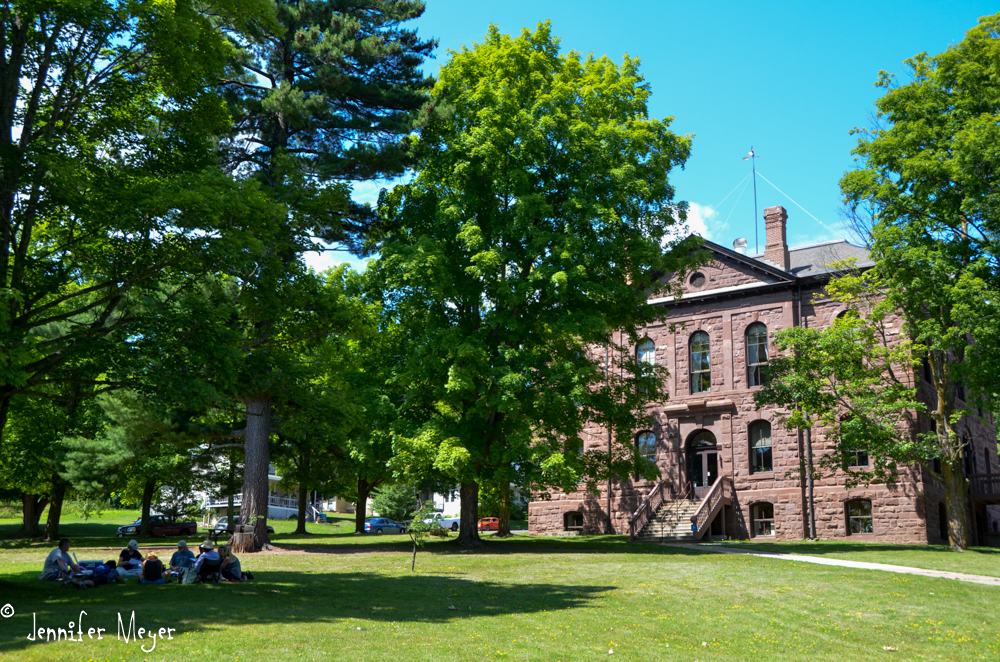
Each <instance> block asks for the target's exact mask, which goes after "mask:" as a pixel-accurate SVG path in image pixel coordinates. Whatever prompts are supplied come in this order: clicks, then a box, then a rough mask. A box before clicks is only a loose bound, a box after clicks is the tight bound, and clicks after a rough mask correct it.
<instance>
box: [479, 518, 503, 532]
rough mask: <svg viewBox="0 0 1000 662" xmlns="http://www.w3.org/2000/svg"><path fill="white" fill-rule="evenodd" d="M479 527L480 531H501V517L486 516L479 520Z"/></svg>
mask: <svg viewBox="0 0 1000 662" xmlns="http://www.w3.org/2000/svg"><path fill="white" fill-rule="evenodd" d="M477 528H478V529H479V530H480V531H499V530H500V518H499V517H484V518H482V519H481V520H479V524H478V526H477Z"/></svg>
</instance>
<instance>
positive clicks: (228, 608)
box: [0, 570, 616, 657]
mask: <svg viewBox="0 0 1000 662" xmlns="http://www.w3.org/2000/svg"><path fill="white" fill-rule="evenodd" d="M0 588H2V591H3V601H4V602H6V603H10V604H11V605H12V607H13V608H14V610H15V614H14V616H13V617H10V618H5V619H3V620H0V657H2V656H3V653H6V652H11V651H15V650H20V649H23V648H26V647H30V646H33V645H37V644H38V642H34V643H33V642H31V641H29V640H28V639H27V635H28V633H29V632H30V631H31V630H32V628H33V627H34V628H38V627H52V628H59V627H62V628H64V629H65V628H67V623H68V622H69V621H76V620H77V619H78V617H79V615H80V611H81V610H85V611H86V612H87V615H86V616H85V617H84V633H85V634H84V636H86V629H87V628H88V627H103V628H106V629H107V633H106V635H105V639H106V640H107V639H109V638H111V639H114V635H115V633H116V631H117V627H118V614H119V613H120V614H121V616H122V619H123V620H124V622H125V623H126V625H127V624H128V621H129V619H130V616H131V613H132V611H133V610H134V611H135V615H136V627H145V628H147V629H149V628H154V629H158V628H160V627H172V628H176V629H177V631H178V633H183V632H185V631H191V630H195V629H200V630H203V631H209V632H211V631H213V630H219V631H224V630H225V629H226V628H228V627H230V626H247V625H250V626H253V625H266V624H274V623H278V624H282V625H289V626H293V627H294V626H295V625H296V624H304V623H330V624H338V625H339V626H342V627H343V628H344V629H345V630H356V629H357V628H358V627H361V628H366V626H372V627H374V626H375V625H377V624H379V623H387V622H423V623H445V622H449V621H455V620H458V619H462V618H469V617H471V616H476V617H482V616H503V615H506V614H525V613H529V614H530V613H536V612H542V611H560V610H568V609H574V608H578V607H582V606H587V605H589V604H590V603H591V602H592V601H593V600H594V599H595V598H597V597H599V596H601V595H602V594H605V593H608V592H611V591H614V590H616V587H614V586H576V585H567V584H502V583H496V582H490V581H472V580H469V579H465V578H463V577H461V576H450V575H447V574H440V573H436V574H434V575H426V574H420V573H415V574H411V573H410V572H409V571H408V570H407V571H405V572H399V573H391V574H385V573H365V572H345V573H332V572H313V573H301V572H288V571H267V572H260V573H258V576H257V579H256V580H255V581H252V582H243V583H240V584H233V583H222V584H195V585H192V586H180V585H177V584H167V585H164V586H140V585H138V584H136V583H134V580H130V583H128V584H125V585H123V586H122V585H112V586H102V587H98V588H92V589H87V590H80V589H76V588H61V587H60V586H59V585H58V584H55V583H43V582H39V581H38V575H37V573H33V572H32V573H26V572H25V573H19V574H11V575H6V576H5V577H4V580H2V581H0ZM33 615H34V617H33ZM345 621H346V622H345ZM43 643H44V642H43Z"/></svg>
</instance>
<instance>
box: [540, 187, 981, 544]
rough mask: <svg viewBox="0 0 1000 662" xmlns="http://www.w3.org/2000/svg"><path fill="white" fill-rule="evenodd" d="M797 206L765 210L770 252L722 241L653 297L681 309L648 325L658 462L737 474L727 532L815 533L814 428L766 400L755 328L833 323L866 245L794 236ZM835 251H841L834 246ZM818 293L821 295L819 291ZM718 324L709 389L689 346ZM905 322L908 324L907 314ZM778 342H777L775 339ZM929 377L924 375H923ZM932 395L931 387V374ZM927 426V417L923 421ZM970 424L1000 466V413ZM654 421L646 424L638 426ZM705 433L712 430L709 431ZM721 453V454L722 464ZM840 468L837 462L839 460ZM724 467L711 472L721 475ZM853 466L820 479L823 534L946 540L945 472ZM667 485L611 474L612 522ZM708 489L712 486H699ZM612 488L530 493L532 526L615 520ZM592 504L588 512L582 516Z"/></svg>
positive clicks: (590, 438)
mask: <svg viewBox="0 0 1000 662" xmlns="http://www.w3.org/2000/svg"><path fill="white" fill-rule="evenodd" d="M786 219H787V213H786V212H785V210H784V209H783V208H781V207H771V208H768V209H767V210H765V220H766V222H767V223H766V226H767V227H766V230H767V244H766V251H765V253H764V255H762V256H758V257H753V256H745V255H741V254H738V253H735V252H734V251H730V250H728V249H725V248H723V247H721V246H718V245H716V244H712V243H711V242H706V247H707V248H708V249H710V250H712V251H713V252H714V259H713V261H712V263H711V264H708V265H706V266H705V267H703V268H701V269H699V270H698V272H697V273H695V274H690V275H689V276H688V278H687V279H686V281H685V282H684V283H682V284H681V289H682V291H683V293H684V294H683V296H682V298H681V300H680V301H676V300H675V299H673V298H672V297H671V298H664V299H651V300H650V304H651V305H663V306H667V307H668V309H669V312H668V315H667V316H666V318H665V319H664V320H663V322H662V323H661V324H658V325H655V326H651V327H649V328H648V329H646V330H645V337H646V338H648V339H650V340H652V341H653V343H654V344H655V357H654V358H655V362H656V364H658V365H662V366H664V367H666V369H667V371H668V372H669V376H668V377H667V383H666V391H667V393H668V395H669V399H668V400H667V401H666V402H661V403H656V404H654V405H652V406H651V409H652V413H653V418H654V425H653V428H652V429H651V430H648V432H652V433H653V434H654V435H655V437H656V444H657V446H656V459H655V461H656V463H657V465H658V466H659V468H660V471H661V474H662V478H663V480H664V481H665V482H664V486H665V488H668V492H669V494H670V495H671V497H674V498H676V497H679V496H682V495H684V494H686V491H687V490H688V486H689V483H692V482H697V481H696V478H697V470H696V468H695V466H694V465H695V462H697V463H699V465H700V466H701V467H702V474H703V475H702V476H701V478H702V482H705V481H706V476H705V475H704V474H706V472H707V471H709V468H710V467H714V470H715V471H716V472H717V474H721V475H725V476H729V477H731V478H732V480H733V486H734V488H735V494H736V499H735V503H733V506H732V507H731V508H725V509H724V511H723V513H722V514H721V515H720V517H718V518H716V519H717V520H719V521H716V522H715V523H713V533H720V534H721V533H722V532H723V531H724V532H725V534H726V535H728V536H733V537H737V538H748V537H754V536H755V535H756V534H759V533H760V532H761V531H764V532H765V533H767V534H768V537H769V538H771V537H773V539H777V540H800V539H802V538H804V537H806V536H807V535H808V521H807V519H808V514H807V513H808V508H807V505H806V504H807V499H806V487H805V481H804V479H803V475H802V471H801V465H802V458H804V457H805V450H804V440H803V438H802V435H801V434H800V433H797V432H792V431H789V430H787V429H786V428H785V427H784V426H783V425H781V423H780V422H779V421H778V419H777V416H776V414H777V411H776V410H774V409H772V408H765V409H757V407H756V406H755V404H754V401H753V393H754V391H755V390H756V389H757V388H759V387H754V386H750V385H749V378H748V375H749V370H748V365H747V358H748V348H747V344H748V343H747V332H748V329H749V327H750V326H751V325H753V324H763V325H764V327H766V330H767V333H768V338H770V337H771V334H773V333H774V332H776V331H779V330H781V329H787V328H790V327H792V326H795V325H803V326H807V327H811V328H821V327H825V326H828V325H830V324H832V322H833V320H834V319H835V318H836V316H837V315H838V314H840V313H841V312H843V310H844V306H842V305H841V304H837V303H835V302H833V301H830V300H828V299H823V298H822V293H823V288H824V286H825V283H826V282H827V281H828V280H829V278H830V275H831V273H832V272H831V270H830V269H829V268H828V267H826V264H829V263H830V262H832V261H833V259H832V258H837V257H841V256H845V257H846V256H851V255H853V256H858V255H861V256H864V253H863V249H858V248H857V247H853V246H850V245H849V244H847V243H846V242H843V243H842V244H840V243H837V242H830V243H827V244H822V245H815V246H808V247H802V248H797V249H791V250H789V249H788V248H787V246H785V244H784V242H785V227H784V225H785V220H786ZM831 256H832V258H831ZM817 297H818V298H817ZM699 332H704V333H706V334H708V338H709V349H710V382H711V387H710V389H709V390H708V391H707V392H701V393H692V380H691V377H690V375H691V370H690V357H691V352H690V351H689V348H690V343H691V338H692V335H693V334H695V333H699ZM895 332H897V333H898V332H899V325H898V323H897V324H896V325H895ZM768 347H769V349H768V351H769V352H770V351H771V348H770V345H769V346H768ZM914 379H918V377H916V376H915V377H914ZM919 387H920V389H921V391H922V395H923V397H930V396H929V393H930V391H929V387H928V386H927V384H925V383H922V382H921V383H920V384H919ZM754 425H757V426H764V429H766V427H767V426H769V427H770V439H771V457H770V462H771V467H770V469H771V470H770V471H756V472H755V471H754V470H753V468H752V467H753V461H752V449H751V446H752V443H751V439H750V430H751V426H754ZM912 425H913V426H914V427H915V428H920V429H921V431H926V429H927V426H928V425H929V423H928V422H927V421H925V420H916V419H914V420H913V422H912ZM921 426H923V427H921ZM959 429H960V430H961V431H962V432H963V433H965V434H967V435H969V437H970V439H971V440H972V449H973V453H972V457H974V458H975V467H974V469H973V468H972V466H971V464H972V463H971V462H970V469H972V470H973V472H974V473H1000V465H998V458H997V452H996V430H995V428H994V426H993V421H992V417H990V416H987V417H985V418H977V419H975V420H967V421H962V423H961V424H960V426H959ZM703 431H708V432H709V433H711V435H712V436H714V439H715V447H714V449H712V450H711V451H708V452H707V453H708V454H709V455H711V454H714V456H715V457H714V459H712V458H706V459H704V460H703V459H700V456H698V455H697V450H696V449H694V448H692V447H691V445H690V443H691V440H692V437H694V436H695V435H696V434H698V433H702V432H703ZM642 432H647V431H646V430H637V431H636V434H637V435H638V434H639V433H642ZM702 436H704V435H702ZM584 440H585V444H584V445H585V448H588V449H589V448H603V447H604V445H605V444H606V443H607V433H606V432H605V431H604V430H603V429H600V428H592V429H588V430H587V431H586V433H585V435H584ZM812 446H813V455H814V457H815V458H817V459H816V460H815V462H816V464H817V466H818V461H819V460H818V458H820V457H822V456H823V455H824V454H825V453H826V452H827V451H828V450H829V448H827V446H826V443H825V435H824V430H822V429H817V430H814V431H813V434H812ZM713 463H714V464H713ZM827 473H828V472H827ZM714 477H715V475H711V476H708V477H707V479H708V480H709V482H708V484H709V485H710V484H711V480H713V479H714ZM846 479H847V476H846V474H845V473H844V472H842V471H838V472H836V473H835V474H833V475H824V476H823V477H822V478H820V479H817V480H816V482H815V487H814V498H815V515H816V529H817V535H818V536H819V537H820V538H822V539H835V538H846V537H848V536H851V537H859V538H863V539H866V540H872V541H880V542H891V543H941V542H946V540H945V541H942V539H941V537H940V531H941V527H940V524H939V504H940V503H941V502H942V490H941V485H940V484H939V483H938V481H937V480H936V479H935V478H933V477H932V476H931V475H930V474H929V473H925V472H923V471H922V470H921V469H920V468H919V467H910V468H904V469H903V470H902V471H901V474H900V476H899V478H898V480H897V481H896V482H895V483H894V484H892V485H888V486H886V485H872V486H869V487H855V488H851V489H848V488H847V487H846ZM654 486H655V483H653V482H647V481H643V480H630V481H628V482H627V483H624V484H623V483H619V482H617V481H616V482H614V483H613V484H612V486H611V522H612V526H613V528H614V530H615V531H616V532H619V533H628V530H629V528H628V519H629V517H630V516H631V515H632V513H634V512H635V510H636V509H637V508H638V507H639V505H640V504H641V503H642V500H643V499H644V498H645V497H646V495H647V494H649V492H650V490H651V489H652V488H653V487H654ZM694 491H695V492H696V496H698V497H700V496H701V495H702V494H703V493H704V490H703V489H699V488H697V487H695V489H694ZM855 501H861V502H869V503H870V507H871V520H870V522H871V529H872V531H871V533H861V534H859V533H853V534H852V533H851V532H850V524H849V515H848V510H849V504H850V502H855ZM607 504H608V493H607V489H606V488H604V489H602V490H601V493H600V494H599V495H594V494H591V493H588V492H586V491H585V490H583V489H581V490H580V491H578V492H572V493H562V492H559V491H554V492H553V493H551V498H550V499H547V500H535V501H532V502H531V503H530V505H529V524H528V526H529V530H530V531H531V532H532V533H539V534H542V533H555V532H561V531H565V530H567V529H575V528H579V525H580V523H581V520H582V530H585V531H594V532H598V531H604V530H605V529H606V527H607V520H608V505H607ZM757 504H760V505H761V506H762V508H761V509H759V510H758V512H763V513H764V514H768V513H770V512H773V534H771V533H770V530H771V528H772V527H771V525H770V523H769V522H763V523H762V526H763V528H762V529H761V530H760V531H756V530H755V526H754V521H753V508H754V506H755V505H757ZM971 514H973V515H974V517H973V519H974V520H975V521H974V522H972V526H971V530H972V532H973V535H976V532H977V531H978V532H979V534H980V535H983V534H985V533H986V532H987V531H990V532H992V531H994V530H1000V507H997V506H988V507H987V506H981V505H980V506H974V507H973V508H972V512H971ZM581 516H582V517H581Z"/></svg>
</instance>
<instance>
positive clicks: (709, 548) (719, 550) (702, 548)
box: [661, 543, 1000, 586]
mask: <svg viewBox="0 0 1000 662" xmlns="http://www.w3.org/2000/svg"><path fill="white" fill-rule="evenodd" d="M661 544H663V545H666V546H668V547H683V548H684V549H695V550H698V551H699V552H711V553H713V554H744V555H748V556H763V557H765V558H771V559H780V560H783V561H799V562H802V563H816V564H818V565H832V566H838V567H841V568H860V569H862V570H882V571H884V572H898V573H900V574H903V575H921V576H923V577H940V578H942V579H957V580H958V581H960V582H971V583H973V584H986V585H987V586H1000V577H987V576H985V575H967V574H965V573H964V572H949V571H947V570H927V569H925V568H911V567H909V566H905V565H888V564H885V563H867V562H865V561H845V560H843V559H828V558H823V557H821V556H803V555H802V554H776V553H774V552H757V551H754V550H752V549H743V548H741V547H721V546H714V545H696V544H691V543H661Z"/></svg>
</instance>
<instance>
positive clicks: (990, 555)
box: [722, 540, 1000, 577]
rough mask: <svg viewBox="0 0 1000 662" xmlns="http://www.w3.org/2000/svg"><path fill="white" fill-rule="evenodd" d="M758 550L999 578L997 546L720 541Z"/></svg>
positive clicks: (728, 545)
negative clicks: (964, 548)
mask: <svg viewBox="0 0 1000 662" xmlns="http://www.w3.org/2000/svg"><path fill="white" fill-rule="evenodd" d="M722 544H723V545H725V546H727V547H739V548H742V549H752V550H755V551H760V552H776V553H778V554H805V555H808V556H822V557H825V558H830V559H844V560H848V561H867V562H870V563H888V564H890V565H908V566H910V567H913V568H926V569H928V570H949V571H951V572H965V573H968V574H970V575H989V576H991V577H1000V549H997V548H996V547H971V548H969V549H968V550H967V551H965V552H961V553H958V552H953V551H951V548H950V547H948V546H947V545H889V544H884V543H867V542H852V541H843V540H841V541H833V540H829V541H827V540H821V541H817V542H810V541H801V542H751V541H736V542H726V543H722Z"/></svg>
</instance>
